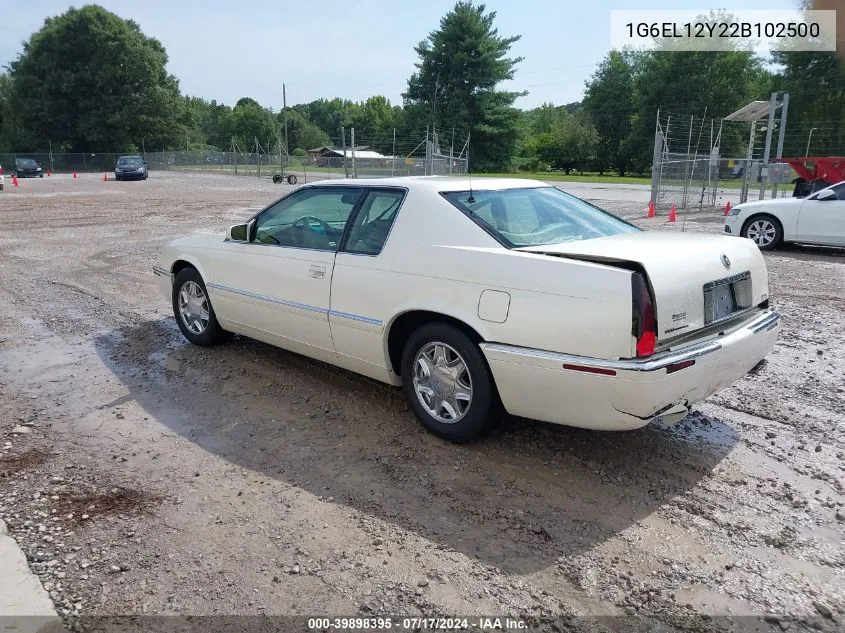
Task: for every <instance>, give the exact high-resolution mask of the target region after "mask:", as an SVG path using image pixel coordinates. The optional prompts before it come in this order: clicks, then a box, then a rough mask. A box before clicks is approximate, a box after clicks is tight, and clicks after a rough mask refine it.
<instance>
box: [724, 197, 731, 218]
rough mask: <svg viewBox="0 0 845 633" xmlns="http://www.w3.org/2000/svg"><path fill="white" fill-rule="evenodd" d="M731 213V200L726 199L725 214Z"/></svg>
mask: <svg viewBox="0 0 845 633" xmlns="http://www.w3.org/2000/svg"><path fill="white" fill-rule="evenodd" d="M730 214H731V201H730V200H728V203H727V204H726V205H725V215H730Z"/></svg>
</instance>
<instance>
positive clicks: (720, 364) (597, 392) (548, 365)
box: [481, 310, 780, 431]
mask: <svg viewBox="0 0 845 633" xmlns="http://www.w3.org/2000/svg"><path fill="white" fill-rule="evenodd" d="M779 319H780V315H779V314H778V313H777V312H774V311H771V310H767V311H765V312H762V313H760V314H758V315H756V316H755V317H754V318H752V319H751V320H749V321H746V322H745V323H743V324H741V325H740V326H738V327H737V328H735V329H734V330H732V331H730V332H726V333H725V334H724V335H722V336H720V337H718V338H716V339H713V340H710V341H706V342H703V343H698V344H691V345H687V346H684V347H683V348H680V349H677V350H670V351H668V352H663V353H661V354H656V355H654V356H651V357H649V358H646V359H633V360H605V359H598V358H587V357H584V356H573V355H569V354H558V353H554V352H546V351H542V350H533V349H526V348H522V347H515V346H511V345H502V344H498V343H483V344H482V345H481V348H482V350H483V352H484V355H485V356H486V358H487V362H488V363H489V365H490V369H491V371H492V373H493V377H494V379H495V381H496V386H497V387H498V389H499V394H500V395H501V398H502V402H503V404H504V405H505V408H506V409H507V410H508V412H509V413H511V414H513V415H519V416H523V417H527V418H533V419H537V420H542V421H545V422H553V423H556V424H567V425H570V426H579V427H583V428H589V429H598V430H616V431H621V430H627V429H635V428H639V427H641V426H645V425H646V424H648V423H649V422H651V421H653V420H655V419H659V418H663V419H664V420H666V421H674V420H679V419H682V418H683V417H684V416H685V415H686V412H687V407H688V406H689V405H691V404H693V403H695V402H698V401H700V400H703V399H704V398H707V397H708V396H710V395H712V394H713V393H715V392H717V391H719V390H720V389H723V388H724V387H727V386H729V385H731V384H732V383H734V382H736V381H737V380H738V379H739V378H742V377H743V376H744V375H745V374H746V373H748V372H749V371H750V370H751V369H753V368H754V367H755V366H756V365H757V364H758V363H759V362H760V361H761V360H762V359H763V358H765V356H766V355H767V354H768V353H769V352H770V351H771V349H772V347H773V346H774V344H775V340H776V339H777V333H778V329H779ZM687 362H691V364H690V365H689V366H687V367H683V368H681V369H676V368H677V367H678V364H679V363H687ZM566 367H568V368H566Z"/></svg>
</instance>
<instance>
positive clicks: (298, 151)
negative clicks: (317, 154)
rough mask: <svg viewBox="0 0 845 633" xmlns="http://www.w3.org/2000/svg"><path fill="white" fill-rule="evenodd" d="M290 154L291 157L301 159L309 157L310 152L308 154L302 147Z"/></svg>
mask: <svg viewBox="0 0 845 633" xmlns="http://www.w3.org/2000/svg"><path fill="white" fill-rule="evenodd" d="M290 154H291V156H299V157H303V156H308V152H306V151H305V150H304V149H302V148H301V147H297V148H296V149H295V150H293V151H292V152H291V153H290Z"/></svg>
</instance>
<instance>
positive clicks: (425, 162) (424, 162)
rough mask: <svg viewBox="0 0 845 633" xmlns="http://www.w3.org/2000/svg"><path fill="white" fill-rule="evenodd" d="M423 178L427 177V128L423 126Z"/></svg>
mask: <svg viewBox="0 0 845 633" xmlns="http://www.w3.org/2000/svg"><path fill="white" fill-rule="evenodd" d="M423 176H428V126H427V125H426V126H425V158H424V159H423Z"/></svg>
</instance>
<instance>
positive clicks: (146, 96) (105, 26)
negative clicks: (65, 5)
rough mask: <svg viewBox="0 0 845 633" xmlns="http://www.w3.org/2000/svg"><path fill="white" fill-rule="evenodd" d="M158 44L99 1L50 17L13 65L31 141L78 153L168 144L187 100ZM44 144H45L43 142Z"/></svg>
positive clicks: (18, 99)
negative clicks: (182, 96)
mask: <svg viewBox="0 0 845 633" xmlns="http://www.w3.org/2000/svg"><path fill="white" fill-rule="evenodd" d="M166 64H167V54H166V53H165V50H164V47H163V46H162V45H161V43H160V42H159V41H158V40H156V39H153V38H150V37H147V36H145V35H144V34H143V33H141V30H140V28H139V27H138V25H137V24H136V23H135V22H133V21H131V20H123V19H121V18H120V17H118V16H117V15H115V14H113V13H110V12H109V11H106V10H105V9H103V8H102V7H99V6H96V5H88V6H84V7H82V8H81V9H69V10H68V11H67V12H65V13H63V14H62V15H60V16H58V17H53V18H47V20H45V22H44V26H43V27H42V28H41V30H39V31H38V32H36V33H34V34H33V35H32V37H30V39H29V41H28V42H25V43H24V47H23V52H22V53H21V55H20V56H19V57H18V59H16V60H15V61H13V62H12V63H11V64H10V69H11V76H12V78H13V80H14V85H13V91H12V100H13V103H14V107H15V108H16V110H17V112H18V113H19V114H23V115H25V116H23V117H22V119H21V120H22V121H24V122H25V125H26V128H27V131H28V132H29V133H30V135H31V136H32V137H34V138H38V139H45V140H46V139H52V140H53V145H54V148H56V147H62V148H66V149H70V150H75V151H88V150H100V149H111V148H116V147H120V148H128V147H130V146H137V145H140V141H141V140H142V139H145V140H146V143H147V147H148V148H149V147H153V146H159V147H161V146H164V145H165V144H166V143H168V142H169V141H170V140H171V139H172V138H173V137H174V136H175V135H177V134H178V132H179V128H178V125H177V120H178V117H179V115H180V109H181V106H182V104H183V101H182V99H181V98H180V95H179V86H178V82H177V81H176V79H175V78H174V77H173V76H172V75H170V74H168V72H167V70H166ZM42 142H43V141H42Z"/></svg>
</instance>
